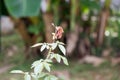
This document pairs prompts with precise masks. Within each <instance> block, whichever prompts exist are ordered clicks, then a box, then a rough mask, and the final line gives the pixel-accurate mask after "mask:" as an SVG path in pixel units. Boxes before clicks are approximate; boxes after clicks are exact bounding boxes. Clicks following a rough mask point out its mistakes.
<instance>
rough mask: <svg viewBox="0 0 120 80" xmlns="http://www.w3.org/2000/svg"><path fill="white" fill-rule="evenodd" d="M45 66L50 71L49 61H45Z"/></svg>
mask: <svg viewBox="0 0 120 80" xmlns="http://www.w3.org/2000/svg"><path fill="white" fill-rule="evenodd" d="M44 67H45V69H46V70H47V71H48V72H50V64H49V63H46V62H44Z"/></svg>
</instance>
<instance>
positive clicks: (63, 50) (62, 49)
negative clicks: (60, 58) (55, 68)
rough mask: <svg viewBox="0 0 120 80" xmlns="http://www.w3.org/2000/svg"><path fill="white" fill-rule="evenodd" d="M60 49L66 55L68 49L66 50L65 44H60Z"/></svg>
mask: <svg viewBox="0 0 120 80" xmlns="http://www.w3.org/2000/svg"><path fill="white" fill-rule="evenodd" d="M58 47H59V49H60V50H61V51H62V53H63V54H64V55H66V50H65V47H64V46H63V45H58Z"/></svg>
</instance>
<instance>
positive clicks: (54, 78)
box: [44, 75, 58, 80]
mask: <svg viewBox="0 0 120 80" xmlns="http://www.w3.org/2000/svg"><path fill="white" fill-rule="evenodd" d="M44 80H58V78H57V77H55V76H53V75H49V76H47V77H45V79H44Z"/></svg>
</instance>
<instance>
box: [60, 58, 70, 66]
mask: <svg viewBox="0 0 120 80" xmlns="http://www.w3.org/2000/svg"><path fill="white" fill-rule="evenodd" d="M62 60H63V63H64V64H65V65H69V64H68V61H67V59H66V58H65V57H62Z"/></svg>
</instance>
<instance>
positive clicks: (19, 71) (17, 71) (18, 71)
mask: <svg viewBox="0 0 120 80" xmlns="http://www.w3.org/2000/svg"><path fill="white" fill-rule="evenodd" d="M10 73H20V74H23V73H24V72H23V71H21V70H13V71H11V72H10Z"/></svg>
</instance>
